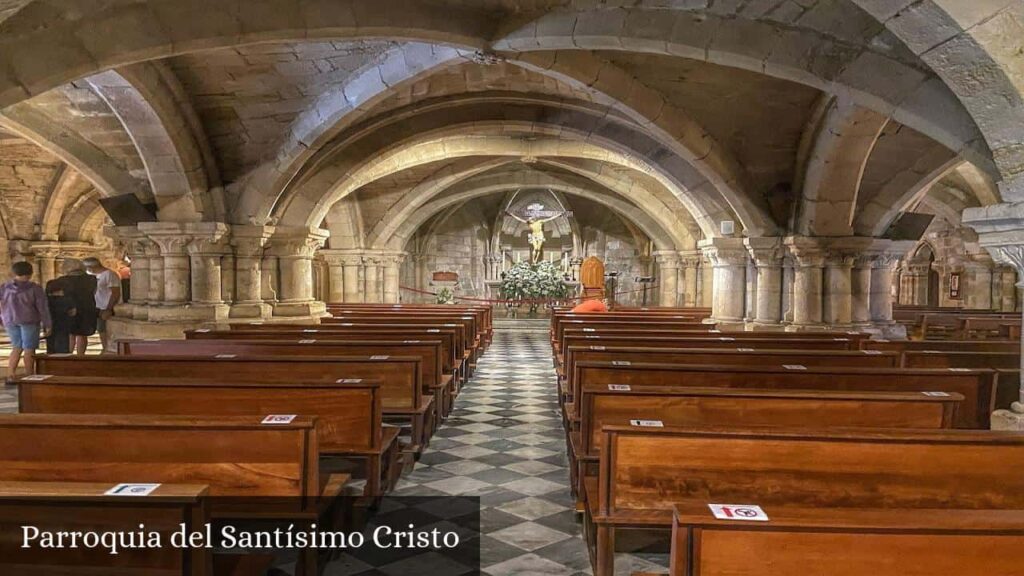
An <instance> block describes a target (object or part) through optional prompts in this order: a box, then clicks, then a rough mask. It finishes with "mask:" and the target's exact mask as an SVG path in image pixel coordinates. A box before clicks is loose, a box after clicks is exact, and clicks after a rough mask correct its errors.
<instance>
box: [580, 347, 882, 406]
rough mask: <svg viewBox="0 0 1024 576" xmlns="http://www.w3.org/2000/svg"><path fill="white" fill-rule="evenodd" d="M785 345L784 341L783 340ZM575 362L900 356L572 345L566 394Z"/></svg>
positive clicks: (861, 360)
mask: <svg viewBox="0 0 1024 576" xmlns="http://www.w3.org/2000/svg"><path fill="white" fill-rule="evenodd" d="M782 344H784V343H782ZM576 362H617V363H619V365H625V366H628V365H629V364H630V363H632V362H639V363H648V364H650V363H654V364H721V365H735V366H784V365H787V364H801V365H804V366H860V367H864V368H895V367H897V366H899V363H900V355H899V354H898V353H896V352H875V351H870V350H869V351H865V350H841V351H820V350H819V351H816V350H810V351H806V350H798V349H797V350H794V349H764V350H758V349H754V348H747V347H739V348H646V347H643V348H641V347H607V346H578V347H572V346H570V347H569V349H568V350H567V353H566V366H565V374H566V387H565V392H566V394H565V396H566V397H567V399H568V400H569V401H571V400H572V398H574V397H575V393H576V389H575V388H574V377H575V374H574V370H573V367H574V366H575V363H576Z"/></svg>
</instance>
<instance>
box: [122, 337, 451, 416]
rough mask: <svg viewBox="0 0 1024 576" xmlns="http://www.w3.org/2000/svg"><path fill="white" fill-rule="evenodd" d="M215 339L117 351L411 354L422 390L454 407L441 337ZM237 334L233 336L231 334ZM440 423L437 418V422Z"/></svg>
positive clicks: (125, 346)
mask: <svg viewBox="0 0 1024 576" xmlns="http://www.w3.org/2000/svg"><path fill="white" fill-rule="evenodd" d="M218 334H220V335H223V336H224V337H223V338H219V339H216V340H213V339H207V340H159V339H150V340H120V341H119V342H118V353H119V354H124V355H131V354H143V355H144V354H156V353H165V354H173V355H176V356H188V355H209V354H239V355H241V356H262V355H272V356H324V357H335V356H363V357H365V356H380V355H384V356H412V357H416V358H419V359H420V369H421V376H420V378H421V381H422V383H423V393H424V394H428V395H433V396H434V398H435V401H436V402H438V405H439V407H441V408H443V410H442V411H441V415H442V417H446V416H447V415H448V413H449V412H450V411H451V404H452V398H453V396H454V393H455V386H454V383H453V379H452V377H451V375H446V374H443V370H442V356H441V354H442V347H441V342H440V341H439V340H394V341H387V340H369V341H367V340H361V341H336V340H324V339H316V338H301V339H294V338H292V339H281V340H256V339H252V338H239V337H237V335H235V333H233V332H220V333H218ZM232 336H234V337H232ZM435 424H437V422H435Z"/></svg>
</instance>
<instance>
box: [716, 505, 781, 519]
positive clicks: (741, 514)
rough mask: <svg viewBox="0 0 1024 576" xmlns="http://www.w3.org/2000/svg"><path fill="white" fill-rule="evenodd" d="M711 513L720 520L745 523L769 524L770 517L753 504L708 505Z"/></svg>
mask: <svg viewBox="0 0 1024 576" xmlns="http://www.w3.org/2000/svg"><path fill="white" fill-rule="evenodd" d="M708 508H710V509H711V513H712V514H714V516H715V518H718V519H719V520H742V521H744V522H768V515H767V514H765V512H764V510H762V509H761V507H760V506H754V505H752V504H708Z"/></svg>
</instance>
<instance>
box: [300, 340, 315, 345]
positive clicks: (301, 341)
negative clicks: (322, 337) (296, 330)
mask: <svg viewBox="0 0 1024 576" xmlns="http://www.w3.org/2000/svg"><path fill="white" fill-rule="evenodd" d="M299 344H316V340H299Z"/></svg>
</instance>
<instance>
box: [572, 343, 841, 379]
mask: <svg viewBox="0 0 1024 576" xmlns="http://www.w3.org/2000/svg"><path fill="white" fill-rule="evenodd" d="M637 342H638V341H637V339H636V338H633V337H632V336H608V335H601V334H584V335H580V336H566V339H565V342H564V345H565V348H566V351H568V349H569V348H570V347H573V346H598V347H601V346H604V347H606V348H613V347H618V346H625V347H631V346H636V345H637ZM642 343H643V346H644V347H645V348H734V349H735V348H753V349H755V350H764V349H769V350H786V349H795V350H807V351H812V350H851V349H856V348H852V347H851V345H852V344H853V343H854V341H852V340H850V339H849V338H839V337H837V338H828V339H825V338H790V339H786V340H777V339H774V338H771V337H765V338H744V339H743V340H742V341H737V340H736V338H733V337H732V336H721V335H718V334H709V335H708V336H707V337H705V338H699V337H690V336H684V337H678V338H677V337H672V336H660V337H659V336H650V337H645V338H644V339H643V340H642ZM858 346H859V344H858ZM569 360H570V359H569V358H566V357H565V355H563V354H559V355H558V356H556V357H555V360H554V362H555V367H556V368H557V369H559V370H560V371H561V370H564V369H565V367H566V366H567V364H568V361H569Z"/></svg>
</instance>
